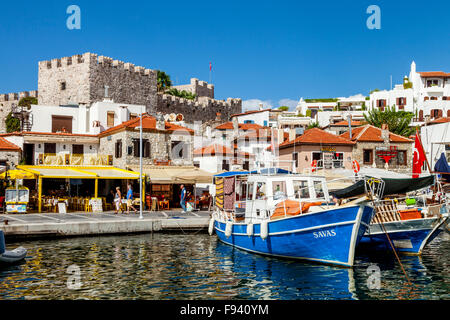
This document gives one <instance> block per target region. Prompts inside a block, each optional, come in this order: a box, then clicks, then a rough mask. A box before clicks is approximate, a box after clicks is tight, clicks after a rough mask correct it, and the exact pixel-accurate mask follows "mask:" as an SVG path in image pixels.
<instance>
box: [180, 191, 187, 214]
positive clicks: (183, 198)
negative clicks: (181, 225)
mask: <svg viewBox="0 0 450 320" xmlns="http://www.w3.org/2000/svg"><path fill="white" fill-rule="evenodd" d="M180 205H181V208H183V213H185V212H186V189H185V188H184V185H181V194H180Z"/></svg>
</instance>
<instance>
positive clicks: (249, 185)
mask: <svg viewBox="0 0 450 320" xmlns="http://www.w3.org/2000/svg"><path fill="white" fill-rule="evenodd" d="M247 200H253V182H249V183H247Z"/></svg>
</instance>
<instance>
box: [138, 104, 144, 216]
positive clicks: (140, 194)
mask: <svg viewBox="0 0 450 320" xmlns="http://www.w3.org/2000/svg"><path fill="white" fill-rule="evenodd" d="M143 113H144V111H143V110H142V107H141V116H140V117H139V200H140V203H139V219H144V216H143V212H142V210H143V208H142V207H143V203H144V198H145V195H144V198H143V197H142V115H143Z"/></svg>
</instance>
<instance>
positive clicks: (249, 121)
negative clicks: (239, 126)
mask: <svg viewBox="0 0 450 320" xmlns="http://www.w3.org/2000/svg"><path fill="white" fill-rule="evenodd" d="M244 123H255V121H253V120H244Z"/></svg>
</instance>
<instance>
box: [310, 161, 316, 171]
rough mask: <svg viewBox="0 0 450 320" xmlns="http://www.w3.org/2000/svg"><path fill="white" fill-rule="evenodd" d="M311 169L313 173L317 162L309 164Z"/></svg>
mask: <svg viewBox="0 0 450 320" xmlns="http://www.w3.org/2000/svg"><path fill="white" fill-rule="evenodd" d="M311 168H312V170H311V171H312V172H315V171H316V169H317V160H313V162H312V163H311Z"/></svg>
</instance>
